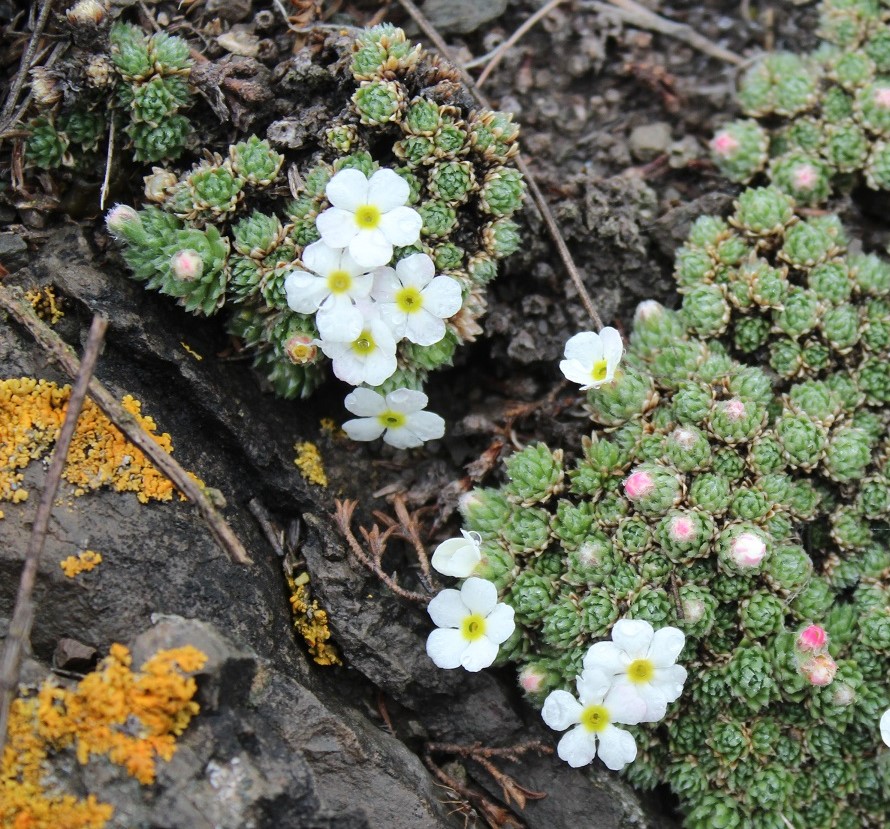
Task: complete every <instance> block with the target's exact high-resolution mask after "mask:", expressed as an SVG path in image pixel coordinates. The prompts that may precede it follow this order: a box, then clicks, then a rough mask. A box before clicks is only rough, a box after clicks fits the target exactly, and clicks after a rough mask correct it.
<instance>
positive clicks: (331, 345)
mask: <svg viewBox="0 0 890 829" xmlns="http://www.w3.org/2000/svg"><path fill="white" fill-rule="evenodd" d="M318 344H319V346H320V347H321V350H322V351H323V352H324V353H325V354H326V355H327V356H328V357H330V358H331V361H332V362H333V369H334V374H335V375H336V377H337V378H339V379H340V380H342V381H343V382H344V383H349V384H350V385H351V386H360V385H361V384H362V383H367V384H368V385H369V386H379V385H380V384H381V383H382V382H383V381H384V380H386V379H387V378H388V377H391V376H392V374H393V372H394V371H395V370H396V366H397V363H396V341H395V340H394V339H393V336H392V333H391V332H390V330H389V326H388V325H387V324H386V323H385V322H384V321H383V320H382V319H380V317H376V318H374V317H372V318H370V319H367V318H366V319H365V321H364V323H363V325H362V330H361V331H360V332H359V334H358V336H357V337H355V339H353V340H352V341H351V342H337V341H333V340H319V341H318Z"/></svg>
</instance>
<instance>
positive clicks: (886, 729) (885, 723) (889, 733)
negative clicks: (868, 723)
mask: <svg viewBox="0 0 890 829" xmlns="http://www.w3.org/2000/svg"><path fill="white" fill-rule="evenodd" d="M881 739H882V740H883V741H884V742H885V743H886V744H887V745H888V746H890V708H888V709H887V710H886V711H885V712H884V713H883V714H882V715H881Z"/></svg>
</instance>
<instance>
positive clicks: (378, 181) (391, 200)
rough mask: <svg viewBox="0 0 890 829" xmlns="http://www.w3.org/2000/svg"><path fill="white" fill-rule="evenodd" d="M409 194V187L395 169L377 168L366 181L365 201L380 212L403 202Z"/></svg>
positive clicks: (384, 211) (386, 211) (398, 205)
mask: <svg viewBox="0 0 890 829" xmlns="http://www.w3.org/2000/svg"><path fill="white" fill-rule="evenodd" d="M410 195H411V187H410V186H409V185H408V182H407V181H405V179H403V178H402V177H401V176H400V175H399V174H398V173H397V172H396V171H395V170H389V169H387V168H384V169H382V170H378V171H377V172H376V173H374V175H373V176H371V179H370V181H369V182H368V202H367V203H368V204H373V205H374V206H375V207H378V208H379V209H380V212H381V213H388V212H389V211H390V210H393V209H394V208H396V207H400V206H401V205H403V204H405V202H407V201H408V197H409V196H410Z"/></svg>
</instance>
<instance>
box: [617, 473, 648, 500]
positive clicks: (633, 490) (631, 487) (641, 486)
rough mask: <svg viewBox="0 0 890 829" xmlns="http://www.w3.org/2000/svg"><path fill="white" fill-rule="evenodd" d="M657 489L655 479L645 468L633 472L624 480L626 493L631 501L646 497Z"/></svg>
mask: <svg viewBox="0 0 890 829" xmlns="http://www.w3.org/2000/svg"><path fill="white" fill-rule="evenodd" d="M653 489H655V481H654V480H653V478H652V476H651V475H650V474H649V473H648V472H646V471H645V470H643V469H640V470H638V471H636V472H632V473H631V474H630V475H628V477H627V478H625V480H624V494H625V495H627V497H628V498H630V500H631V501H636V500H637V499H638V498H645V497H646V496H647V495H648V494H649V493H650V492H652V490H653Z"/></svg>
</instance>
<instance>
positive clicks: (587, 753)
mask: <svg viewBox="0 0 890 829" xmlns="http://www.w3.org/2000/svg"><path fill="white" fill-rule="evenodd" d="M577 688H578V697H579V698H580V700H581V701H580V702H578V700H576V699H575V698H574V697H573V696H572V695H571V694H570V693H569V692H568V691H551V692H550V694H548V696H547V699H546V700H544V707H543V708H542V709H541V716H542V717H543V718H544V722H545V723H547V725H549V726H550V727H551V728H553V729H555V730H556V731H565V730H566V729H567V728H568V727H569V726H571V725H574V726H575V727H574V728H573V729H572V730H571V731H569V732H568V733H567V734H566V735H565V736H563V738H562V739H561V740H560V741H559V745H558V746H557V747H556V753H557V754H558V755H559V758H560V759H561V760H565V761H566V762H567V763H568V764H569V765H570V766H571V767H572V768H579V767H580V766H586V765H587V764H588V763H591V762H593V758H594V757H596V756H597V754H599V756H600V759H601V760H602V761H603V762H604V763H605V764H606V765H607V766H608V767H609V768H610V769H612V771H620V770H621V769H623V768H624V767H625V766H626V765H627V764H628V763H632V762H633V761H634V759H635V758H636V756H637V744H636V741H635V740H634V738H633V735H632V734H631V733H630V732H628V731H624V730H623V729H621V728H616V727H615V726H614V725H613V723H619V724H621V725H636V724H637V723H639V722H642V721H643V715H644V714H645V712H646V705H645V703H644V702H643V701H642V700H641V699H640V698H639V697H638V696H636V695H635V694H629V693H628V692H627V689H626V688H624V687H620V686H613V685H612V680H611V677H609V676H607V675H606V674H605V673H603V672H602V671H600V670H597V669H591V670H585V671H584V672H583V673H582V674H581V676H579V677H578V681H577Z"/></svg>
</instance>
